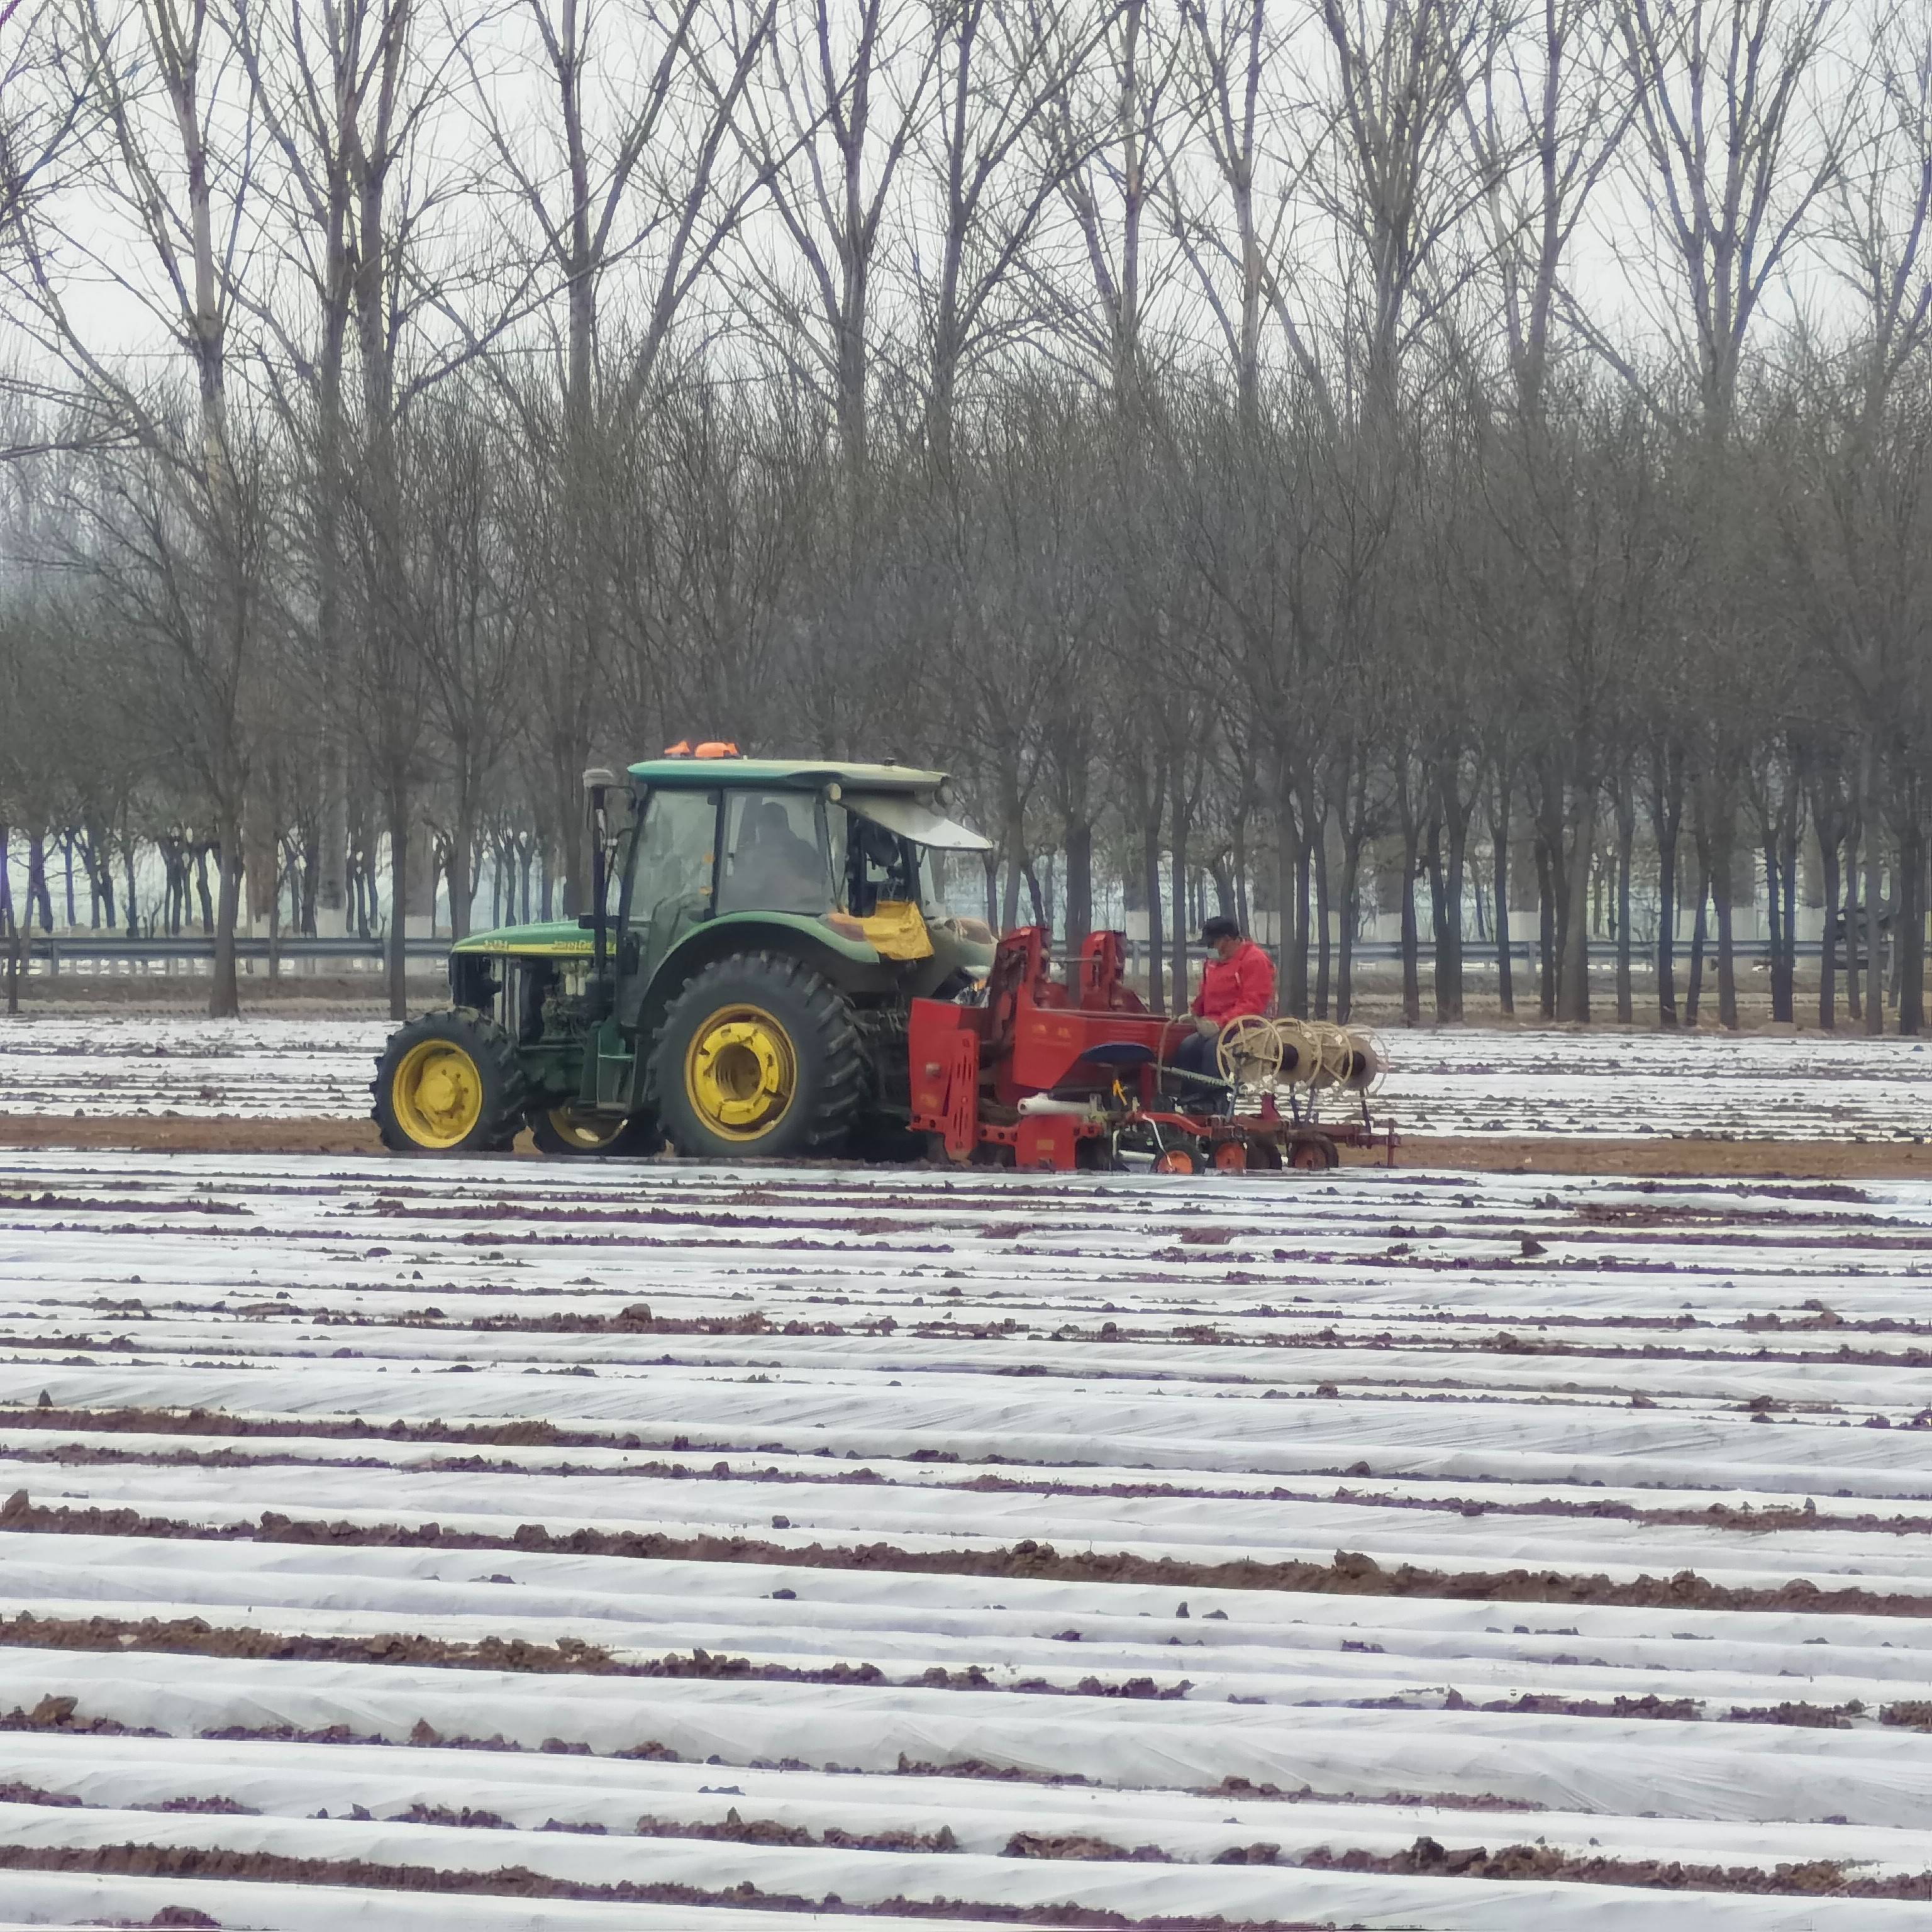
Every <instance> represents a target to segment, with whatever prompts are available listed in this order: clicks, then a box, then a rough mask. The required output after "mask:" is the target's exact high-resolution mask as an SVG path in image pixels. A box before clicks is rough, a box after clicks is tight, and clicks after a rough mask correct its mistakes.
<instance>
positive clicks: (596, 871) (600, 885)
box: [577, 765, 617, 980]
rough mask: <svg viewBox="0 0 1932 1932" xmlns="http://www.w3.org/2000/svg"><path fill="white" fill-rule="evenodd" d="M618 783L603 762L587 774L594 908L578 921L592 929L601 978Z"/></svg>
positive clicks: (592, 948)
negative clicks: (607, 857) (610, 809)
mask: <svg viewBox="0 0 1932 1932" xmlns="http://www.w3.org/2000/svg"><path fill="white" fill-rule="evenodd" d="M616 782H617V775H616V772H613V771H607V770H606V769H604V766H601V765H593V766H591V768H590V769H589V770H588V771H587V772H585V773H584V774H583V790H584V795H585V797H586V800H587V802H588V808H589V815H590V910H589V912H587V913H585V914H584V915H583V916H582V917H581V918H580V919H578V921H577V924H578V925H580V926H586V927H588V928H589V932H590V965H591V971H592V972H593V973H594V974H595V975H596V977H598V979H599V980H601V979H602V978H603V977H604V959H605V956H606V955H605V934H606V932H607V928H608V924H609V922H608V919H607V916H606V912H605V908H604V898H605V895H606V893H607V890H608V888H609V883H610V882H609V880H607V879H606V878H605V877H604V850H605V846H606V841H607V838H608V835H609V823H610V821H609V817H608V814H607V809H606V806H605V800H606V799H607V798H608V797H609V796H610V789H611V787H613V785H615V784H616Z"/></svg>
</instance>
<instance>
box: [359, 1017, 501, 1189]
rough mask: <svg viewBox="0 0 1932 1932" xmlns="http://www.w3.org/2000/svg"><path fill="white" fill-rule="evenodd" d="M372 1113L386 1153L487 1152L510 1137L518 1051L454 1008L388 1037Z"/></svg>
mask: <svg viewBox="0 0 1932 1932" xmlns="http://www.w3.org/2000/svg"><path fill="white" fill-rule="evenodd" d="M372 1091H374V1094H375V1097H376V1104H375V1106H374V1109H372V1110H371V1111H372V1112H374V1115H375V1120H376V1125H377V1128H378V1130H380V1133H381V1134H382V1136H383V1145H384V1146H385V1147H386V1148H388V1149H389V1151H391V1153H392V1154H488V1153H492V1152H494V1151H496V1150H498V1149H499V1148H505V1147H507V1146H508V1145H509V1144H510V1142H511V1141H512V1140H513V1139H514V1138H515V1137H516V1133H517V1127H518V1126H519V1125H520V1124H521V1122H522V1120H523V1106H524V1101H525V1093H524V1082H523V1070H522V1068H521V1067H519V1066H518V1065H517V1050H516V1047H515V1046H514V1043H512V1041H511V1038H510V1037H509V1035H508V1034H506V1033H505V1031H503V1030H502V1028H501V1027H499V1026H498V1025H496V1024H495V1023H494V1022H493V1021H490V1020H486V1019H484V1018H483V1016H481V1014H480V1013H469V1012H466V1011H465V1010H463V1009H462V1008H460V1007H458V1008H456V1009H455V1010H452V1011H450V1012H448V1013H425V1015H424V1016H423V1017H422V1019H416V1020H411V1021H410V1022H409V1023H408V1024H407V1025H406V1026H401V1027H398V1028H397V1029H396V1031H395V1032H394V1033H392V1034H391V1035H390V1036H389V1043H388V1044H387V1045H386V1046H384V1048H383V1051H382V1053H381V1055H380V1057H379V1058H377V1062H376V1079H375V1084H374V1088H373V1090H372Z"/></svg>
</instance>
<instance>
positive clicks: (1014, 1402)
mask: <svg viewBox="0 0 1932 1932" xmlns="http://www.w3.org/2000/svg"><path fill="white" fill-rule="evenodd" d="M1928 1264H1932V1192H1928V1190H1927V1189H1926V1188H1924V1187H1921V1186H1918V1185H1916V1184H1858V1185H1856V1186H1850V1185H1842V1184H1829V1185H1828V1184H1727V1183H1722V1182H1715V1181H1712V1182H1706V1181H1609V1180H1583V1181H1570V1180H1553V1179H1551V1178H1547V1177H1536V1178H1532V1177H1528V1176H1524V1177H1505V1178H1493V1177H1483V1178H1480V1179H1478V1178H1472V1177H1469V1176H1453V1175H1429V1174H1427V1173H1416V1174H1410V1173H1397V1174H1394V1175H1387V1174H1383V1173H1379V1172H1375V1171H1373V1170H1367V1169H1351V1170H1348V1171H1346V1172H1343V1173H1342V1174H1340V1175H1337V1176H1335V1177H1334V1178H1332V1179H1331V1178H1321V1177H1301V1176H1298V1177H1295V1178H1294V1179H1293V1180H1292V1181H1284V1180H1282V1179H1280V1178H1267V1179H1262V1178H1258V1179H1257V1180H1256V1181H1254V1182H1252V1183H1250V1182H1248V1181H1244V1180H1240V1179H1233V1178H1229V1177H1225V1176H1216V1177H1214V1178H1213V1179H1212V1180H1211V1181H1195V1182H1192V1183H1180V1184H1172V1183H1169V1182H1166V1181H1154V1180H1153V1179H1151V1178H1128V1177H1120V1178H1095V1179H1088V1178H1080V1179H1079V1180H1076V1181H1067V1180H1062V1179H1054V1178H1046V1177H1043V1178H1037V1179H1034V1178H1016V1177H1012V1176H998V1175H982V1174H978V1173H972V1174H962V1175H950V1174H948V1175H942V1174H938V1173H934V1172H928V1171H919V1170H913V1171H904V1172H894V1171H890V1170H877V1169H871V1170H868V1169H847V1170H840V1171H837V1172H829V1171H809V1170H766V1171H751V1170H747V1171H745V1172H729V1171H720V1170H704V1169H696V1168H693V1167H688V1166H679V1165H670V1166H642V1165H635V1164H631V1163H589V1164H585V1165H578V1166H565V1165H562V1164H550V1165H539V1164H536V1163H529V1162H525V1161H519V1160H497V1161H489V1162H476V1163H389V1162H380V1161H375V1160H359V1159H342V1160H329V1159H323V1158H295V1157H286V1158H281V1157H278V1158H268V1157H264V1158H260V1159H245V1158H242V1157H213V1156H208V1157H196V1156H176V1157H162V1156H139V1155H130V1154H72V1153H58V1154H55V1153H47V1154H27V1153H10V1154H4V1155H0V1311H4V1314H3V1315H0V1403H4V1404H5V1409H4V1410H0V1463H4V1464H5V1467H4V1468H0V1498H11V1499H13V1500H11V1501H10V1502H7V1503H6V1505H5V1511H4V1514H0V1616H4V1618H5V1624H4V1626H0V1628H4V1632H5V1637H6V1640H7V1641H6V1642H5V1644H4V1645H0V1721H4V1724H5V1727H6V1728H5V1733H4V1736H0V1932H5V1924H7V1923H8V1922H13V1923H18V1924H42V1923H56V1924H83V1923H88V1922H94V1923H104V1922H111V1921H132V1922H136V1923H142V1922H148V1921H151V1920H153V1919H154V1916H155V1915H156V1914H157V1913H162V1912H167V1911H169V1910H171V1909H172V1911H173V1912H175V1914H176V1915H177V1922H179V1915H181V1914H182V1913H186V1912H199V1913H201V1914H202V1915H205V1918H208V1919H211V1920H213V1921H214V1922H215V1923H217V1924H220V1925H221V1926H223V1927H237V1926H261V1927H278V1928H287V1929H288V1932H309V1928H311V1927H314V1928H317V1932H325V1928H326V1932H335V1927H338V1926H342V1925H368V1926H372V1927H398V1928H401V1927H415V1926H417V1925H419V1924H420V1925H423V1926H432V1925H434V1926H437V1927H442V1926H446V1925H453V1924H462V1925H464V1926H466V1927H469V1926H474V1927H478V1928H481V1932H497V1928H511V1927H517V1928H521V1927H539V1926H541V1927H557V1928H565V1927H571V1928H574V1927H585V1928H589V1927H602V1926H611V1927H619V1926H622V1927H656V1926H667V1927H668V1926H685V1925H694V1926H697V1927H702V1928H706V1929H707V1932H736V1928H739V1927H750V1926H758V1927H766V1926H769V1927H774V1928H776V1927H781V1926H783V1925H787V1924H804V1925H811V1924H823V1925H827V1926H846V1925H850V1926H855V1927H856V1926H861V1925H862V1926H868V1927H880V1926H886V1927H889V1926H893V1925H910V1924H915V1923H918V1924H934V1923H947V1924H1038V1923H1046V1922H1052V1919H1053V1918H1054V1915H1055V1914H1064V1911H1065V1910H1066V1909H1069V1908H1077V1909H1081V1910H1083V1911H1085V1912H1087V1913H1088V1914H1097V1915H1105V1914H1113V1915H1117V1918H1116V1919H1115V1920H1112V1921H1103V1922H1118V1923H1121V1924H1127V1925H1133V1924H1151V1923H1164V1924H1168V1925H1170V1926H1173V1927H1185V1926H1188V1925H1191V1924H1202V1923H1203V1922H1206V1921H1214V1920H1217V1919H1218V1920H1220V1921H1224V1922H1226V1924H1229V1925H1232V1926H1256V1925H1269V1926H1286V1925H1297V1926H1299V1925H1329V1924H1332V1925H1335V1926H1338V1927H1345V1926H1364V1927H1367V1926H1373V1927H1399V1926H1400V1927H1441V1928H1445V1929H1446V1928H1451V1927H1453V1928H1458V1932H1462V1929H1463V1928H1467V1932H1492V1928H1493V1929H1494V1932H1547V1928H1550V1927H1571V1926H1575V1927H1586V1928H1593V1932H1594V1928H1599V1927H1601V1928H1619V1932H1620V1929H1621V1928H1623V1927H1631V1928H1638V1927H1641V1928H1643V1932H1654V1928H1655V1927H1658V1926H1660V1925H1661V1926H1664V1927H1673V1926H1683V1927H1706V1926H1709V1927H1717V1928H1721V1932H1722V1928H1730V1927H1739V1928H1744V1927H1749V1928H1751V1929H1752V1932H1758V1928H1763V1927H1781V1928H1783V1927H1791V1928H1796V1927H1819V1928H1831V1932H1835V1929H1836V1928H1838V1927H1865V1926H1871V1927H1890V1926H1898V1927H1906V1926H1920V1925H1923V1924H1925V1923H1926V1922H1927V1914H1928V1912H1932V1903H1928V1902H1927V1886H1926V1874H1927V1873H1928V1872H1932V1842H1928V1838H1927V1820H1928V1818H1932V1735H1928V1727H1932V1554H1928V1553H1927V1551H1928V1548H1932V1544H1928V1534H1927V1532H1928V1530H1932V1426H1926V1425H1927V1424H1932V1409H1928V1407H1927V1405H1928V1403H1932V1382H1928V1379H1927V1375H1926V1373H1925V1370H1924V1349H1925V1346H1926V1342H1925V1333H1926V1325H1927V1322H1928V1320H1929V1319H1932V1316H1928V1314H1927V1310H1926V1308H1925V1305H1924V1304H1925V1287H1924V1282H1925V1274H1926V1270H1927V1267H1928ZM1028 1546H1031V1549H1030V1550H1028V1548H1027V1547H1028ZM1016 1553H1017V1554H1016ZM1088 1559H1092V1560H1088ZM1243 1563H1246V1564H1247V1565H1250V1566H1262V1567H1259V1568H1253V1567H1251V1568H1248V1569H1247V1570H1241V1569H1238V1568H1232V1567H1229V1566H1235V1565H1241V1564H1243ZM1268 1566H1274V1567H1268ZM1687 1869H1688V1876H1687ZM432 1885H433V1886H434V1887H435V1888H436V1889H425V1887H426V1886H432ZM1873 1894H1879V1895H1873ZM938 1900H947V1901H951V1903H950V1906H949V1907H948V1910H949V1911H950V1912H953V1913H956V1916H952V1917H949V1918H947V1919H944V1920H943V1921H935V1920H934V1919H932V1918H931V1917H929V1916H926V1915H925V1914H927V1913H929V1912H931V1911H932V1910H933V1909H936V1906H935V1901H938ZM162 1922H167V1921H166V1920H165V1919H164V1920H163V1921H162ZM188 1922H199V1921H188Z"/></svg>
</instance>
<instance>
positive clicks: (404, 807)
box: [386, 778, 547, 1021]
mask: <svg viewBox="0 0 1932 1932" xmlns="http://www.w3.org/2000/svg"><path fill="white" fill-rule="evenodd" d="M387 802H388V805H389V946H388V948H387V950H386V984H387V986H388V990H389V1017H390V1019H392V1020H396V1021H402V1020H406V1019H408V1018H409V1016H410V998H409V970H410V956H409V929H410V918H409V903H410V886H409V865H410V799H409V791H408V788H407V786H404V785H403V784H399V783H398V782H397V781H395V779H394V778H392V779H391V781H390V784H389V793H388V801H387ZM546 916H547V914H546Z"/></svg>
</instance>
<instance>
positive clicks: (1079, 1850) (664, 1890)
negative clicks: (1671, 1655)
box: [0, 1833, 1932, 1932]
mask: <svg viewBox="0 0 1932 1932" xmlns="http://www.w3.org/2000/svg"><path fill="white" fill-rule="evenodd" d="M1145 1849H1152V1848H1151V1847H1148V1848H1145ZM1279 1852H1280V1848H1279V1847H1278V1846H1274V1845H1267V1844H1257V1845H1250V1846H1239V1847H1236V1848H1235V1849H1232V1850H1231V1851H1230V1852H1228V1853H1226V1854H1224V1855H1223V1856H1222V1857H1221V1858H1217V1860H1216V1861H1215V1862H1216V1863H1217V1864H1277V1863H1278V1862H1280V1857H1279ZM1007 1855H1009V1856H1011V1857H1031V1858H1106V1859H1125V1860H1130V1861H1133V1860H1136V1859H1139V1858H1140V1857H1141V1854H1140V1853H1139V1852H1134V1851H1129V1850H1127V1849H1124V1848H1122V1847H1121V1846H1116V1845H1113V1844H1111V1843H1108V1842H1107V1841H1105V1840H1103V1839H1097V1838H1089V1837H1084V1836H1080V1837H1073V1838H1051V1837H1046V1836H1043V1835H1033V1834H1027V1833H1022V1834H1019V1835H1016V1838H1015V1839H1014V1841H1013V1843H1010V1844H1009V1845H1008V1846H1007ZM1290 1862H1292V1863H1294V1864H1298V1865H1299V1866H1300V1867H1301V1869H1304V1870H1314V1871H1334V1872H1376V1873H1400V1874H1402V1875H1403V1876H1418V1877H1429V1878H1469V1879H1490V1880H1497V1879H1502V1880H1509V1879H1532V1880H1537V1881H1541V1882H1545V1883H1548V1882H1553V1881H1555V1882H1565V1883H1571V1884H1585V1885H1628V1886H1633V1887H1637V1888H1643V1889H1646V1890H1656V1891H1679V1892H1682V1891H1707V1892H1745V1893H1753V1894H1766V1895H1770V1896H1778V1897H1812V1898H1817V1897H1833V1898H1873V1899H1879V1898H1888V1899H1927V1898H1932V1873H1912V1874H1908V1875H1904V1876H1896V1877H1891V1878H1854V1877H1852V1876H1850V1875H1849V1873H1847V1872H1846V1870H1845V1867H1843V1865H1842V1864H1838V1863H1837V1862H1836V1861H1833V1860H1831V1859H1826V1858H1814V1859H1810V1860H1806V1861H1802V1862H1793V1863H1787V1864H1780V1865H1778V1866H1776V1867H1773V1868H1772V1870H1769V1871H1766V1870H1764V1869H1763V1867H1759V1866H1754V1865H1729V1866H1724V1865H1704V1864H1683V1863H1682V1862H1680V1861H1677V1860H1675V1859H1670V1860H1666V1859H1661V1858H1642V1859H1633V1858H1605V1857H1581V1858H1580V1857H1577V1856H1575V1855H1572V1854H1570V1853H1568V1852H1561V1851H1558V1850H1556V1849H1553V1848H1552V1847H1550V1846H1545V1845H1529V1844H1517V1845H1509V1846H1504V1847H1503V1848H1502V1849H1500V1850H1499V1851H1496V1852H1491V1851H1490V1849H1488V1848H1487V1846H1482V1845H1474V1846H1466V1847H1463V1848H1461V1849H1453V1850H1452V1849H1447V1848H1445V1846H1442V1845H1441V1844H1440V1843H1438V1842H1437V1841H1436V1840H1435V1839H1433V1838H1418V1839H1417V1840H1416V1841H1415V1843H1414V1844H1413V1845H1412V1846H1410V1847H1409V1849H1408V1850H1406V1851H1405V1852H1394V1853H1389V1854H1385V1855H1376V1854H1374V1853H1371V1852H1365V1851H1361V1850H1352V1851H1349V1852H1342V1853H1339V1854H1337V1853H1332V1852H1328V1851H1327V1850H1326V1849H1325V1848H1318V1849H1316V1850H1315V1851H1313V1852H1310V1853H1309V1854H1308V1855H1306V1856H1305V1857H1304V1858H1301V1859H1299V1860H1295V1861H1290ZM0 1869H4V1870H14V1871H21V1870H28V1871H68V1872H73V1871H80V1872H111V1873H117V1874H131V1875H136V1876H143V1877H152V1876H166V1877H170V1878H197V1879H208V1878H216V1879H253V1880H254V1881H256V1882H266V1883H271V1884H284V1885H288V1884H294V1885H355V1886H358V1887H361V1888H368V1889H381V1890H384V1891H418V1892H424V1891H428V1892H440V1893H453V1894H468V1895H469V1896H472V1897H475V1896H479V1895H485V1896H496V1897H517V1898H569V1899H598V1900H604V1899H608V1900H619V1901H622V1902H624V1903H652V1904H660V1903H661V1904H676V1905H689V1906H724V1905H733V1906H739V1908H741V1909H742V1908H743V1907H745V1906H751V1907H754V1908H759V1909H764V1910H767V1911H772V1912H814V1911H841V1912H848V1913H855V1914H861V1915H867V1916H877V1917H884V1916H888V1915H898V1916H901V1917H907V1918H934V1919H947V1918H979V1919H989V1918H990V1919H995V1920H998V1921H1001V1922H1003V1923H1005V1924H1014V1925H1055V1926H1070V1927H1076V1926H1077V1927H1089V1926H1091V1927H1120V1928H1122V1932H1237V1928H1238V1929H1239V1932H1316V1928H1315V1927H1311V1926H1310V1925H1308V1924H1307V1923H1306V1921H1297V1922H1295V1923H1294V1924H1290V1923H1289V1922H1288V1921H1283V1920H1281V1919H1229V1918H1224V1917H1223V1916H1221V1915H1219V1914H1217V1915H1213V1916H1203V1915H1196V1914H1190V1915H1189V1916H1188V1917H1187V1918H1169V1917H1165V1916H1163V1917H1158V1918H1127V1916H1126V1915H1124V1914H1123V1913H1121V1912H1112V1911H1109V1910H1106V1909H1096V1908H1094V1907H1092V1906H1078V1905H1043V1906H1010V1905H991V1904H983V1903H979V1904H976V1903H972V1902H971V1901H969V1900H953V1899H946V1898H938V1899H911V1898H907V1897H904V1896H902V1895H901V1896H900V1897H894V1898H889V1899H884V1900H880V1901H879V1902H878V1903H876V1904H855V1903H850V1902H847V1900H843V1899H841V1898H840V1897H838V1895H837V1894H832V1893H828V1894H825V1895H824V1896H823V1897H820V1898H817V1899H810V1898H806V1897H802V1896H801V1895H800V1894H796V1893H780V1892H768V1891H761V1890H760V1889H759V1888H757V1887H756V1886H755V1885H752V1884H751V1882H750V1881H749V1880H747V1881H745V1882H744V1883H742V1884H740V1885H735V1886H733V1887H731V1888H730V1889H728V1890H725V1891H709V1890H702V1889H700V1888H697V1887H695V1886H692V1885H677V1884H662V1883H660V1884H640V1883H638V1882H636V1881H634V1880H630V1879H625V1880H622V1881H620V1882H617V1883H615V1884H596V1883H590V1882H584V1881H582V1880H577V1879H558V1878H550V1877H547V1876H543V1875H541V1874H540V1873H535V1872H533V1871H531V1870H529V1868H528V1867H526V1866H521V1865H506V1866H499V1867H498V1868H497V1869H496V1870H494V1871H490V1872H469V1871H446V1870H441V1869H439V1868H438V1867H434V1866H429V1865H399V1864H377V1863H374V1862H373V1861H370V1860H368V1859H365V1858H296V1857H292V1856H290V1855H287V1854H286V1853H282V1852H241V1851H228V1850H222V1849H213V1848H203V1847H201V1846H160V1845H140V1844H135V1843H126V1844H120V1845H105V1846H98V1847H86V1848H83V1847H80V1846H46V1847H40V1846H35V1847H27V1846H0ZM172 1922H174V1923H176V1924H179V1923H181V1922H182V1921H180V1920H175V1921H172Z"/></svg>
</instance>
